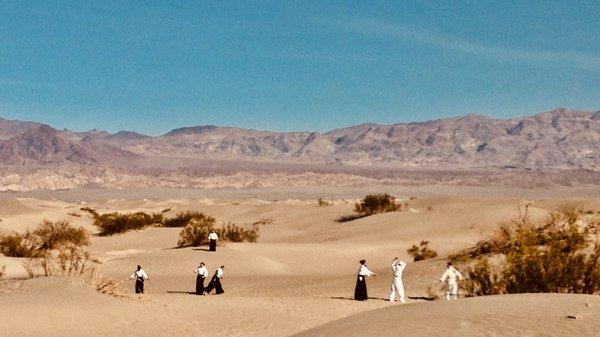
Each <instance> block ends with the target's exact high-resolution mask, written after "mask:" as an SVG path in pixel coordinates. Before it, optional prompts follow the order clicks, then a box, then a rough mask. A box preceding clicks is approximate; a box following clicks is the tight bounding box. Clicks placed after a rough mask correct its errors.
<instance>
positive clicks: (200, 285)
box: [194, 262, 208, 295]
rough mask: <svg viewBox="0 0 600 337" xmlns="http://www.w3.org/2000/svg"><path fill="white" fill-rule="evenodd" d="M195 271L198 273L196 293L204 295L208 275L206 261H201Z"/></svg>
mask: <svg viewBox="0 0 600 337" xmlns="http://www.w3.org/2000/svg"><path fill="white" fill-rule="evenodd" d="M194 272H195V273H196V295H204V280H205V279H206V278H207V277H208V269H207V268H206V266H205V265H204V262H200V265H199V266H198V268H196V269H195V270H194Z"/></svg>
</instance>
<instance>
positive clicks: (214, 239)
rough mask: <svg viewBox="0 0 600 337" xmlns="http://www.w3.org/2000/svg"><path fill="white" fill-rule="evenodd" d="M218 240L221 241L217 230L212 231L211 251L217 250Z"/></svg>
mask: <svg viewBox="0 0 600 337" xmlns="http://www.w3.org/2000/svg"><path fill="white" fill-rule="evenodd" d="M217 241H219V236H218V235H217V232H215V231H211V232H210V234H208V250H209V251H211V252H216V251H217Z"/></svg>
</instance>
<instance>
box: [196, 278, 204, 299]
mask: <svg viewBox="0 0 600 337" xmlns="http://www.w3.org/2000/svg"><path fill="white" fill-rule="evenodd" d="M196 295H204V276H202V275H197V276H196Z"/></svg>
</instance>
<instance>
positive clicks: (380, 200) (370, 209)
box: [336, 193, 408, 222]
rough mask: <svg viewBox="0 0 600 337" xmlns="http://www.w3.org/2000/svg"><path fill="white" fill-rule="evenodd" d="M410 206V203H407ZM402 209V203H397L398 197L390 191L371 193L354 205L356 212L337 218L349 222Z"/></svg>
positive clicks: (339, 220) (338, 220) (406, 205)
mask: <svg viewBox="0 0 600 337" xmlns="http://www.w3.org/2000/svg"><path fill="white" fill-rule="evenodd" d="M405 207H406V208H408V203H405ZM401 210H402V204H397V203H396V197H394V196H392V195H390V194H388V193H379V194H369V195H367V196H365V197H364V198H363V199H362V200H361V201H360V202H357V203H356V204H355V205H354V212H355V214H351V215H344V216H341V217H339V218H338V219H336V221H337V222H348V221H352V220H356V219H360V218H364V217H366V216H369V215H373V214H377V213H386V212H396V211H401Z"/></svg>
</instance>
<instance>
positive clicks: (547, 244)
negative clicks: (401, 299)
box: [459, 208, 600, 296]
mask: <svg viewBox="0 0 600 337" xmlns="http://www.w3.org/2000/svg"><path fill="white" fill-rule="evenodd" d="M581 215H582V213H581V212H580V211H577V210H576V209H574V208H563V209H561V210H560V211H558V212H551V213H550V215H549V217H548V220H546V221H545V222H543V223H541V224H533V223H531V222H530V220H529V218H528V217H527V215H526V213H525V214H524V216H521V217H520V218H517V219H515V220H514V221H513V222H512V223H510V224H508V225H504V226H502V227H501V228H500V229H499V231H498V232H497V233H496V234H495V235H494V236H493V237H492V238H491V239H490V240H486V241H480V242H479V243H478V244H477V245H476V246H475V247H474V248H472V249H470V250H468V251H467V252H463V253H462V254H459V255H460V256H461V257H464V256H467V257H476V258H477V262H476V263H475V264H474V265H472V266H471V267H470V268H469V269H468V271H467V275H468V280H467V282H466V288H467V289H466V290H467V292H469V293H470V294H471V295H475V296H476V295H493V294H504V293H526V292H527V293H528V292H532V293H540V292H542V293H545V292H555V293H578V294H581V293H584V294H597V293H599V292H600V245H598V244H597V243H596V244H592V243H591V242H590V240H589V236H590V234H589V227H588V226H587V225H586V223H585V222H584V221H581ZM490 257H493V260H494V261H496V262H495V263H492V259H491V258H490Z"/></svg>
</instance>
